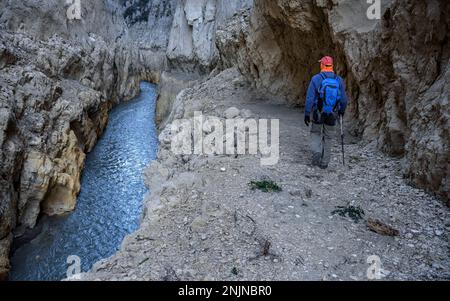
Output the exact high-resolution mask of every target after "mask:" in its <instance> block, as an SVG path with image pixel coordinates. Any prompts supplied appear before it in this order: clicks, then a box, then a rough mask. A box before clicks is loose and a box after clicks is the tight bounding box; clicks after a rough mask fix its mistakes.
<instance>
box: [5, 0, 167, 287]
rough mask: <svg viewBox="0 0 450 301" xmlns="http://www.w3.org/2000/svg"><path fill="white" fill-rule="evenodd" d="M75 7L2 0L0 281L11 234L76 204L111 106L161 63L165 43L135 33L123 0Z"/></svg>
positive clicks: (156, 72)
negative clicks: (77, 14)
mask: <svg viewBox="0 0 450 301" xmlns="http://www.w3.org/2000/svg"><path fill="white" fill-rule="evenodd" d="M81 8H82V19H81V20H68V19H67V17H66V11H67V9H68V5H64V3H61V1H44V2H42V1H33V0H27V1H0V148H1V164H0V183H1V185H0V279H1V278H4V277H6V274H7V271H8V270H9V261H8V257H9V249H10V245H11V242H12V240H13V238H14V236H16V237H18V236H20V235H22V234H23V233H24V231H26V229H28V228H33V227H34V226H35V224H36V222H37V219H38V217H39V215H40V214H42V213H45V214H50V215H54V214H61V213H64V212H68V211H71V210H73V209H74V208H75V205H76V197H77V194H78V192H79V190H80V175H81V172H82V169H83V166H84V159H85V154H86V153H88V152H89V151H90V150H91V149H92V148H93V146H94V145H95V143H96V140H97V138H98V137H99V135H100V134H101V133H102V131H103V129H104V127H105V126H106V123H107V117H108V111H109V109H110V108H111V106H112V105H113V104H114V103H117V102H118V101H119V100H120V99H128V98H131V97H132V96H134V95H136V93H137V92H138V88H139V85H138V83H139V82H140V81H141V80H150V81H154V82H157V81H158V80H159V73H160V71H161V70H162V69H163V68H164V64H165V52H164V51H165V49H163V50H160V49H159V48H158V47H159V46H158V45H160V44H161V45H163V46H164V45H165V43H166V42H164V39H162V40H157V39H155V40H148V42H147V43H143V42H141V41H140V40H138V39H135V38H134V35H137V34H138V33H139V32H141V28H139V26H138V25H139V24H134V25H130V27H127V25H126V22H127V20H128V19H126V18H124V15H125V13H126V10H125V7H124V6H122V5H120V3H115V2H112V1H90V2H82V6H81ZM169 18H170V14H169ZM164 22H167V21H165V20H162V21H161V23H162V25H161V26H159V27H158V26H156V28H164V27H165V26H164ZM134 41H136V42H134ZM163 48H164V47H163ZM13 232H14V234H13Z"/></svg>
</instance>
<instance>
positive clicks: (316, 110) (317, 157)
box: [305, 56, 348, 169]
mask: <svg viewBox="0 0 450 301" xmlns="http://www.w3.org/2000/svg"><path fill="white" fill-rule="evenodd" d="M319 62H320V70H321V72H320V73H319V74H317V75H315V76H313V78H312V80H311V83H310V84H309V88H308V92H307V95H306V108H305V124H306V126H308V127H309V125H310V123H311V113H312V115H313V118H312V127H311V149H312V153H313V158H312V164H313V166H319V167H320V168H322V169H327V168H328V164H329V163H330V159H331V145H332V139H333V136H334V135H335V128H336V113H337V114H338V115H339V117H340V118H343V116H344V113H345V110H346V108H347V102H348V99H347V95H346V93H345V86H344V81H343V80H342V78H341V77H340V76H337V75H335V73H334V62H333V58H332V57H329V56H326V57H324V58H322V59H321V60H320V61H319ZM329 78H333V79H335V80H336V81H337V82H338V83H339V87H338V88H337V89H338V94H339V97H338V98H339V101H338V102H337V104H336V106H335V107H334V110H333V112H332V113H325V112H324V110H323V107H324V104H323V99H322V97H321V91H323V85H322V83H323V81H324V80H325V79H329ZM322 94H323V92H322Z"/></svg>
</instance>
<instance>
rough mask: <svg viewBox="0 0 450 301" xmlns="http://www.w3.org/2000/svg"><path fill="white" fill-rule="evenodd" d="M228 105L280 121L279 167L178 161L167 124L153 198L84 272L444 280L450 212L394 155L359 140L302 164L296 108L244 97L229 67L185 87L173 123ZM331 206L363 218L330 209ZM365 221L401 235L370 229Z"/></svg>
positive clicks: (152, 175)
mask: <svg viewBox="0 0 450 301" xmlns="http://www.w3.org/2000/svg"><path fill="white" fill-rule="evenodd" d="M230 107H237V108H238V109H239V110H240V114H241V115H246V116H248V115H249V114H250V112H252V114H251V115H252V116H255V117H260V118H277V119H279V120H280V161H279V163H278V164H277V165H275V166H272V167H263V166H261V164H260V158H258V157H257V156H238V157H235V156H211V157H205V156H174V155H173V154H171V152H170V150H169V147H170V145H168V144H167V143H166V142H167V140H168V137H167V135H168V133H167V131H163V132H162V134H161V136H160V140H161V150H160V153H159V156H158V161H156V162H155V163H154V164H153V165H152V166H151V167H150V168H149V169H148V170H147V172H146V182H147V184H148V185H149V187H150V188H151V189H152V194H151V195H148V196H147V197H146V210H145V215H144V217H143V220H142V225H141V228H140V229H139V230H138V231H137V232H136V233H134V234H132V235H130V236H129V237H127V238H126V239H125V241H124V243H123V245H122V248H121V250H120V251H119V252H118V253H117V254H116V255H114V256H113V257H111V258H109V259H106V260H104V261H102V262H99V263H98V264H96V266H95V267H94V269H93V270H92V271H91V272H90V273H88V274H85V275H83V279H86V280H94V279H102V280H368V269H369V267H370V266H371V264H369V263H368V261H370V260H373V259H375V264H373V263H372V265H373V267H375V270H376V271H377V273H375V274H374V273H369V276H374V277H377V276H378V278H380V279H384V280H410V279H411V280H432V279H446V280H449V279H450V256H449V251H450V250H449V237H448V233H449V230H450V212H449V209H448V207H446V206H445V205H444V204H443V203H442V202H441V201H439V200H438V199H436V198H434V197H433V196H430V195H428V194H426V193H425V192H424V191H422V190H420V189H416V188H413V187H411V186H408V185H407V183H406V182H405V180H404V179H403V177H402V172H401V160H400V159H393V158H389V157H386V156H384V155H383V154H382V153H380V152H379V151H377V150H376V145H374V144H373V143H369V144H368V143H367V142H359V143H356V144H348V145H346V151H347V154H348V155H347V162H348V164H347V165H346V166H345V167H344V166H343V165H342V163H341V153H340V145H339V142H338V139H336V144H335V145H334V147H333V158H332V163H331V164H330V168H329V169H328V170H326V171H323V170H321V169H318V168H314V167H311V166H309V152H308V149H309V148H308V142H309V139H308V137H309V131H308V129H307V128H306V127H305V125H304V124H303V118H302V111H301V110H300V109H293V108H287V107H285V106H281V105H276V104H272V103H270V102H268V101H267V99H266V98H265V97H264V96H262V95H258V94H256V93H253V92H251V89H250V88H249V87H247V86H246V84H245V81H243V79H242V78H240V77H239V76H238V75H237V73H236V71H234V70H227V71H225V72H223V73H221V74H219V75H218V76H217V77H214V78H211V79H210V80H209V81H207V82H205V83H202V84H199V85H198V86H196V87H194V88H192V89H187V90H185V91H184V92H182V93H181V94H180V95H179V96H178V98H177V101H176V102H175V109H174V112H173V114H172V116H171V117H170V118H172V119H173V118H175V117H180V116H190V115H192V112H193V111H194V110H201V111H203V112H204V114H211V115H216V116H223V114H224V111H225V110H227V109H228V108H230ZM244 113H245V114H244ZM260 180H272V181H274V182H275V183H277V184H278V185H279V186H280V187H281V188H282V191H280V192H273V193H265V192H262V191H259V190H251V189H250V187H249V185H248V184H249V182H251V181H260ZM339 206H341V209H345V208H347V209H349V208H354V209H361V210H362V211H363V213H364V215H361V219H355V220H354V219H352V218H350V217H348V216H341V215H339V214H336V212H335V214H333V212H334V211H335V210H337V209H339ZM351 206H353V207H351ZM370 219H378V220H380V221H381V222H382V223H383V224H385V225H389V226H391V227H392V228H394V229H396V230H398V231H399V235H398V236H386V235H381V234H378V233H375V232H374V231H371V229H369V227H368V223H367V221H368V220H370ZM374 256H375V257H374ZM378 258H379V262H378ZM369 259H370V260H369ZM378 263H379V265H378ZM370 278H372V277H370Z"/></svg>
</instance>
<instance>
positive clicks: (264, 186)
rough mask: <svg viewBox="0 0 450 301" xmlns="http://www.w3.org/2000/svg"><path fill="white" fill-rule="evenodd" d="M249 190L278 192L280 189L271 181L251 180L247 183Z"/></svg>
mask: <svg viewBox="0 0 450 301" xmlns="http://www.w3.org/2000/svg"><path fill="white" fill-rule="evenodd" d="M248 185H249V186H250V188H251V190H255V189H258V190H261V191H262V192H280V191H281V190H282V189H281V187H280V186H278V185H277V183H275V182H273V181H252V182H250V183H249V184H248Z"/></svg>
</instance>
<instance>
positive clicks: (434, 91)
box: [217, 0, 450, 199]
mask: <svg viewBox="0 0 450 301" xmlns="http://www.w3.org/2000/svg"><path fill="white" fill-rule="evenodd" d="M322 3H324V2H323V1H312V0H310V1H287V0H277V1H269V0H267V1H266V0H261V1H256V2H255V9H254V10H253V11H243V12H241V13H240V14H237V15H236V16H235V17H234V18H233V20H232V21H231V22H230V23H229V24H227V26H225V27H222V28H219V30H218V32H217V46H218V48H219V53H220V55H221V58H222V62H223V64H224V66H225V67H230V66H233V65H237V66H238V67H239V69H240V70H241V72H242V73H243V74H244V75H246V76H247V77H248V78H249V79H251V81H252V82H253V83H254V86H255V87H257V88H258V89H263V90H266V91H267V92H269V93H272V94H273V95H276V96H279V95H282V96H284V97H286V98H287V99H288V103H289V104H292V105H296V104H299V105H302V104H304V99H305V94H306V88H307V85H308V83H309V80H310V78H311V76H312V75H313V74H314V73H317V72H318V71H319V70H318V67H319V66H318V63H317V61H318V60H319V59H320V57H321V56H323V55H325V54H330V55H333V56H334V57H335V58H336V60H337V72H338V73H339V74H341V75H342V76H343V77H344V78H345V79H346V85H347V91H348V94H349V96H350V99H351V102H350V108H349V110H350V114H349V116H348V122H349V127H350V130H351V132H352V133H353V134H355V135H358V136H361V137H363V138H365V139H367V140H373V139H377V140H378V144H379V147H380V148H381V149H383V150H384V151H385V152H387V153H389V154H390V155H394V156H405V158H406V160H405V175H406V176H407V177H408V178H409V179H410V180H411V182H412V183H414V184H416V185H418V186H420V187H423V188H427V189H428V190H429V191H432V192H436V193H438V194H439V195H441V196H442V197H444V198H445V199H449V191H450V187H449V185H448V181H449V180H448V177H449V166H448V163H446V162H449V159H450V158H449V154H450V151H449V149H450V145H449V144H450V136H449V133H448V130H447V129H448V127H449V122H450V121H449V118H448V115H449V110H450V108H449V106H448V90H447V88H445V87H446V86H448V71H447V70H448V60H449V57H450V46H449V42H448V28H449V20H450V13H449V2H448V1H444V0H441V1H438V0H435V1H427V2H425V1H408V2H407V3H404V2H403V1H384V2H383V6H382V19H381V20H369V19H368V18H367V10H368V8H369V5H366V4H365V3H364V1H362V2H361V3H356V2H355V1H350V0H342V1H333V3H334V4H332V5H331V4H330V2H328V4H327V5H321V4H322ZM430 121H432V122H430Z"/></svg>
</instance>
